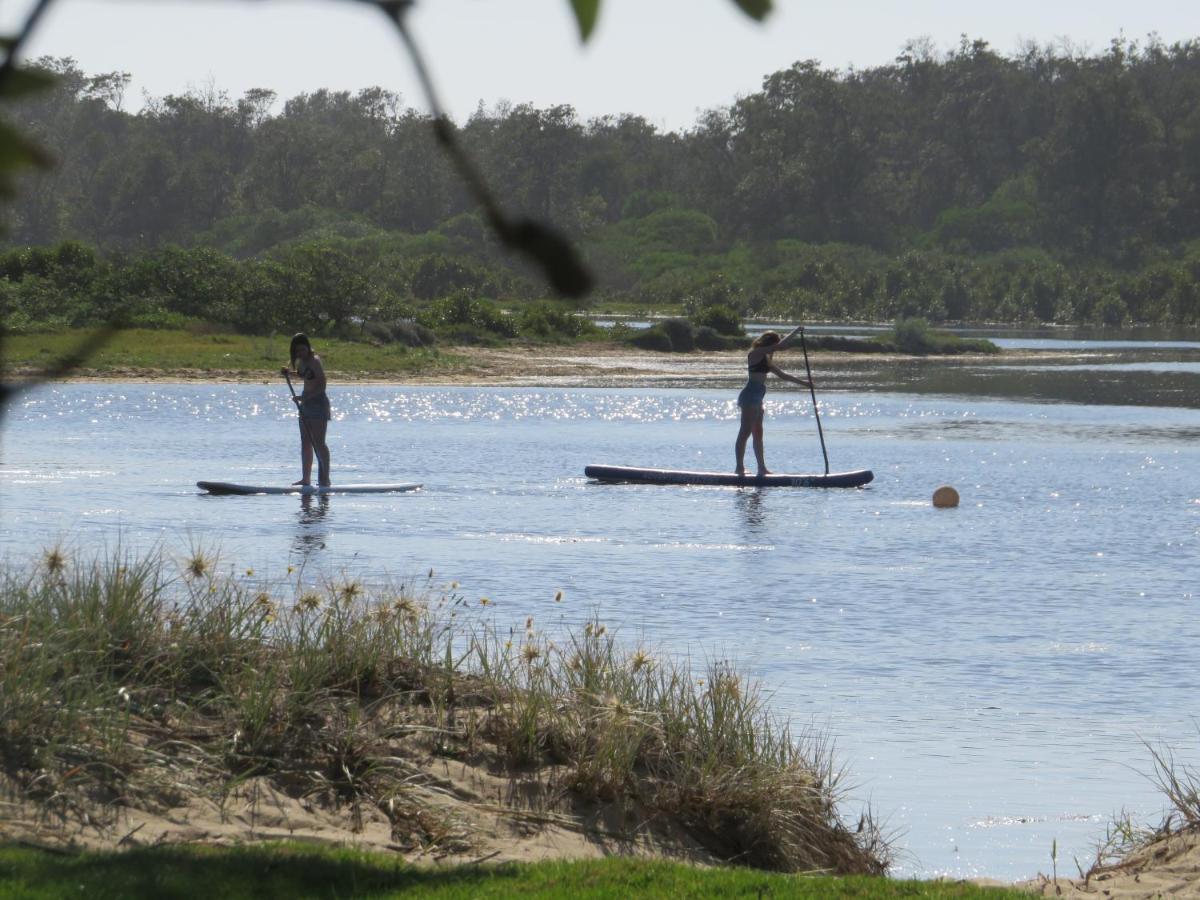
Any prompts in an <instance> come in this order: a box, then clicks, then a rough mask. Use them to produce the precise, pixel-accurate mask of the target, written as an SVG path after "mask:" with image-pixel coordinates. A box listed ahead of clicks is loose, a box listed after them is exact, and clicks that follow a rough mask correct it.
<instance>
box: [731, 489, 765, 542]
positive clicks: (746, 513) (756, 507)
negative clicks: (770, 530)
mask: <svg viewBox="0 0 1200 900" xmlns="http://www.w3.org/2000/svg"><path fill="white" fill-rule="evenodd" d="M766 494H767V491H765V490H763V489H761V488H746V489H743V490H739V491H738V492H737V501H736V506H737V510H738V512H739V513H740V514H741V516H742V519H743V520H744V521H745V523H746V528H747V530H748V531H749V533H750V534H751V535H756V534H758V533H759V532H761V531H762V530H763V529H764V528H765V527H766V524H767V510H766V506H765V504H764V498H765V497H766Z"/></svg>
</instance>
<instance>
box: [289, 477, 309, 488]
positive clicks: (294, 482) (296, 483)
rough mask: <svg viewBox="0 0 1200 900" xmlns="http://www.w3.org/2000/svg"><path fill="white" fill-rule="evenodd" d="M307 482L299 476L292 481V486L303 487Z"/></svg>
mask: <svg viewBox="0 0 1200 900" xmlns="http://www.w3.org/2000/svg"><path fill="white" fill-rule="evenodd" d="M307 484H309V482H307V481H305V480H304V479H303V478H301V479H300V480H299V481H293V482H292V487H303V486H304V485H307Z"/></svg>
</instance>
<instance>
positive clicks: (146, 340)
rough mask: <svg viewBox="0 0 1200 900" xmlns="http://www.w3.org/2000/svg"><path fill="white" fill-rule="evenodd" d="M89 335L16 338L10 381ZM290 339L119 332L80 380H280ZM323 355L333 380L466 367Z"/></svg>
mask: <svg viewBox="0 0 1200 900" xmlns="http://www.w3.org/2000/svg"><path fill="white" fill-rule="evenodd" d="M93 334H94V333H93V332H90V331H88V330H86V329H75V330H71V331H65V332H53V333H46V334H21V335H9V336H7V337H6V338H5V340H4V346H3V352H4V356H3V365H4V370H5V372H7V373H13V372H22V373H28V372H31V371H38V370H42V369H45V368H47V367H50V366H53V365H54V364H55V363H56V362H57V361H58V360H60V359H62V358H63V357H65V356H67V355H68V354H71V353H75V352H77V351H78V350H79V348H80V347H82V346H84V345H85V344H86V343H87V342H88V341H89V339H90V338H92V336H93ZM288 341H289V336H286V335H279V336H275V337H252V336H248V335H239V334H226V333H218V334H211V333H206V332H204V331H203V330H197V331H189V330H170V329H164V330H161V331H160V330H149V329H129V330H125V331H118V332H117V333H116V334H115V335H114V336H113V337H112V339H111V340H109V341H107V342H105V343H103V344H101V345H100V346H99V347H96V348H95V349H94V350H92V352H90V353H89V354H88V358H87V361H86V362H85V363H84V365H83V367H82V369H81V374H95V375H105V374H129V373H130V372H166V373H171V372H188V371H203V372H213V371H220V372H226V373H230V374H238V375H262V376H263V377H266V378H275V377H276V374H277V373H278V371H279V367H280V366H282V365H284V364H286V363H287V361H288V360H287V353H288ZM313 343H314V345H315V346H316V349H317V352H318V353H319V354H321V355H322V357H323V358H324V359H325V360H326V365H327V368H328V370H329V372H330V374H331V375H332V376H334V377H336V376H338V375H342V376H347V375H351V376H357V377H372V376H374V377H385V376H387V375H412V374H414V373H422V372H440V371H445V370H448V369H452V368H454V367H456V366H460V365H461V364H462V360H461V359H459V358H458V357H456V356H454V355H452V354H446V353H440V352H438V351H437V350H430V349H421V348H416V349H414V348H409V347H404V346H400V345H396V344H390V345H387V346H377V345H374V344H368V343H359V342H356V341H346V340H340V339H337V338H328V339H326V338H314V339H313Z"/></svg>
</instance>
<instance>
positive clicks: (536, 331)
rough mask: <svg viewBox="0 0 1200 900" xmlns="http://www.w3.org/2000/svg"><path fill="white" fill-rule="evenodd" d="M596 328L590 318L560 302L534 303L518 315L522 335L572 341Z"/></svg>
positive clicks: (547, 339)
mask: <svg viewBox="0 0 1200 900" xmlns="http://www.w3.org/2000/svg"><path fill="white" fill-rule="evenodd" d="M596 330H597V329H596V326H595V325H593V324H592V323H591V322H590V321H589V320H587V319H585V318H583V317H582V316H577V315H575V313H574V310H572V309H569V308H568V307H565V306H562V305H560V304H554V303H545V302H542V303H534V304H531V305H529V306H527V307H525V308H524V309H523V310H521V312H520V313H518V315H517V331H518V333H519V334H520V335H521V336H522V337H530V338H538V339H539V340H544V341H570V340H574V339H576V338H578V337H582V336H583V335H584V334H588V333H590V332H594V331H596Z"/></svg>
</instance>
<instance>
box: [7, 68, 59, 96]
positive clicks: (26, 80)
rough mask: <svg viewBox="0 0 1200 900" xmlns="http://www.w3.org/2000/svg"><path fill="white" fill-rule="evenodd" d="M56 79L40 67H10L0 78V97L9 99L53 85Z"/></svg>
mask: <svg viewBox="0 0 1200 900" xmlns="http://www.w3.org/2000/svg"><path fill="white" fill-rule="evenodd" d="M56 83H57V79H56V78H55V77H54V76H53V75H51V74H50V73H49V72H45V71H42V70H41V69H11V70H10V71H9V72H8V75H6V76H5V77H4V78H0V97H4V98H5V99H8V100H11V99H14V98H16V97H23V96H25V95H26V94H32V93H34V92H36V91H44V90H47V89H49V88H52V87H54V85H55V84H56Z"/></svg>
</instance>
